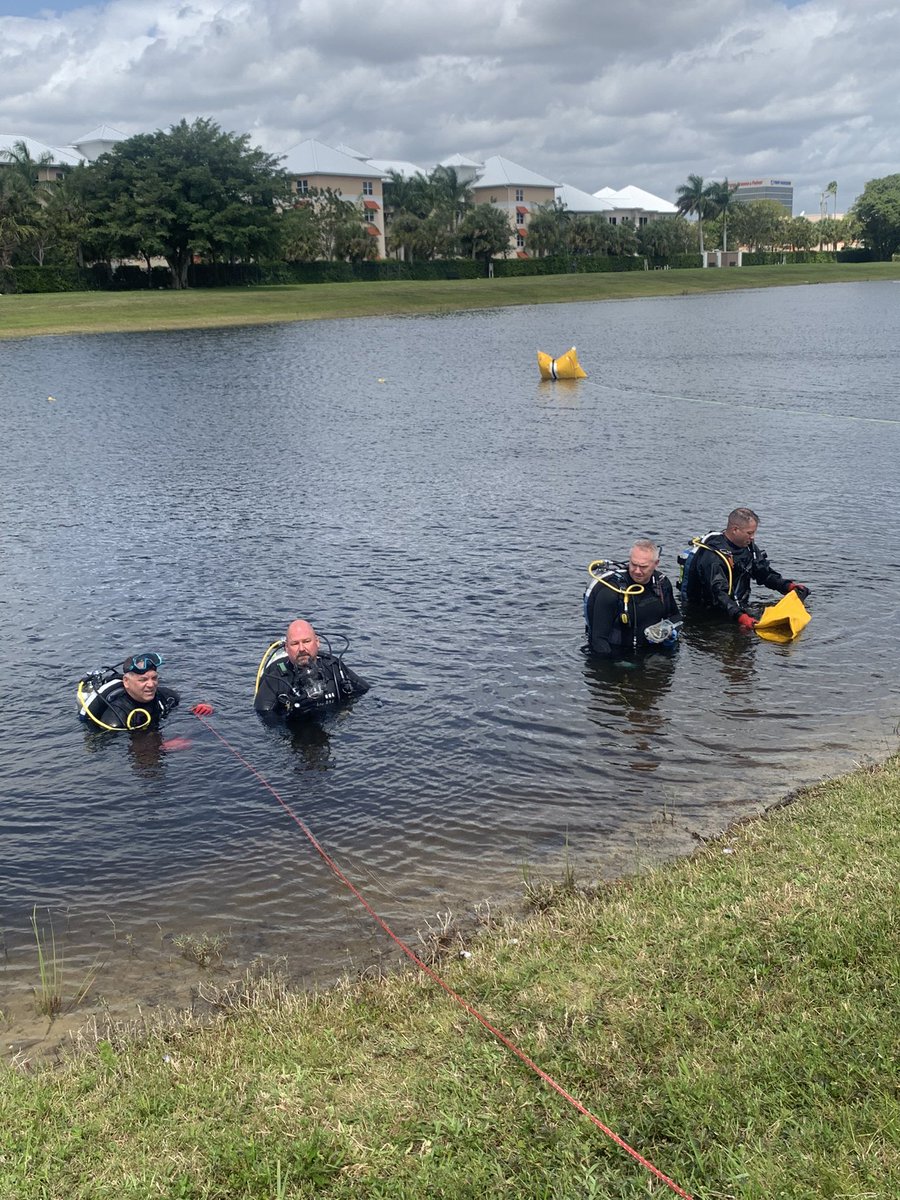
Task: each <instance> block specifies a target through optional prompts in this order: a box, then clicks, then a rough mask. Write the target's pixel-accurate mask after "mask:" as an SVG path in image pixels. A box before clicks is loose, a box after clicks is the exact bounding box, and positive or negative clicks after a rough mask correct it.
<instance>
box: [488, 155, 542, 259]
mask: <svg viewBox="0 0 900 1200" xmlns="http://www.w3.org/2000/svg"><path fill="white" fill-rule="evenodd" d="M470 186H471V190H472V198H473V199H474V201H475V203H476V204H492V205H493V206H494V207H495V208H499V209H501V211H503V212H505V213H506V215H507V218H508V220H509V227H510V235H509V244H510V250H512V251H513V252H514V253H515V254H516V255H517V256H518V257H519V258H528V257H529V254H528V218H529V216H530V214H531V213H532V212H533V211H534V210H535V209H536V208H537V207H538V206H539V205H541V204H552V203H553V201H554V199H555V197H556V188H557V186H558V185H557V184H556V183H554V182H553V180H552V179H547V177H546V176H545V175H538V174H537V172H536V171H530V170H529V169H528V168H527V167H521V166H519V164H518V163H514V162H511V161H510V160H509V159H508V158H503V157H502V156H501V155H499V154H495V155H494V156H493V157H491V158H487V159H485V161H484V163H483V164H482V167H481V170H480V171H479V172H478V174H477V176H476V177H475V179H473V180H472V183H471V185H470Z"/></svg>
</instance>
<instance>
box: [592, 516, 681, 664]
mask: <svg viewBox="0 0 900 1200" xmlns="http://www.w3.org/2000/svg"><path fill="white" fill-rule="evenodd" d="M658 567H659V546H657V545H656V543H655V542H651V541H650V540H649V539H648V538H638V540H637V541H636V542H635V543H634V545H633V546H632V547H631V551H630V553H629V556H628V562H627V563H624V564H623V563H610V562H606V561H605V560H603V559H598V560H597V561H596V562H592V563H591V565H590V566H589V567H588V571H589V573H590V574H591V576H592V577H593V582H592V583H590V584H589V585H588V587H587V590H586V591H585V593H584V622H585V631H586V633H587V635H588V644H589V647H590V649H591V651H592V652H593V653H594V654H596V655H598V656H599V657H601V658H623V657H631V656H634V655H635V654H637V653H638V652H641V651H645V650H655V649H671V648H672V647H674V646H675V645H676V644H677V642H678V631H679V628H680V626H681V614H680V613H679V611H678V605H677V603H676V602H675V595H674V593H673V591H672V585H671V583H670V582H669V580H668V579H667V578H666V576H665V575H663V574H662V573H661V572H660V571H659V569H658Z"/></svg>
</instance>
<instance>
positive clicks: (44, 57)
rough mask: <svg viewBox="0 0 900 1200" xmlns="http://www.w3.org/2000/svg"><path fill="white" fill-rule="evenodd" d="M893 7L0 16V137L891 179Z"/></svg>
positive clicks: (13, 7) (32, 4)
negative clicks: (206, 134)
mask: <svg viewBox="0 0 900 1200" xmlns="http://www.w3.org/2000/svg"><path fill="white" fill-rule="evenodd" d="M898 62H900V0H896V2H891V0H851V2H850V3H848V2H847V0H842V2H841V3H835V2H834V0H617V3H615V4H611V3H609V2H608V0H607V2H604V0H495V2H494V3H492V4H486V3H485V2H484V0H451V3H448V4H443V5H442V4H438V3H436V2H435V0H391V2H390V3H386V2H385V0H294V2H293V3H292V2H291V0H287V2H285V0H277V2H276V0H224V2H219V0H109V2H108V3H79V0H56V2H55V3H48V4H47V5H46V6H45V5H43V4H42V3H41V2H40V0H0V133H5V134H14V135H28V136H30V137H34V138H37V139H38V140H40V141H43V142H47V143H48V144H50V145H53V146H65V145H67V144H68V143H69V142H70V141H71V140H72V139H74V138H77V137H79V136H80V135H81V134H84V133H87V132H88V131H89V130H91V129H93V128H94V127H95V126H97V125H100V124H107V125H111V126H113V127H115V128H116V129H118V130H120V131H121V132H122V133H124V134H132V133H138V132H141V131H149V130H154V129H164V128H167V127H168V126H169V125H171V124H172V123H173V122H175V121H178V120H180V119H181V118H182V117H187V118H188V119H189V120H190V119H193V118H194V117H197V116H205V117H212V118H213V119H214V120H215V121H217V122H218V123H219V124H220V125H221V126H223V128H225V129H227V130H232V131H235V132H238V133H249V134H250V136H251V140H252V142H253V143H254V144H255V145H260V146H262V147H263V148H264V149H265V150H267V151H269V152H271V153H279V152H283V151H285V150H287V149H289V148H290V147H291V146H293V145H295V144H296V143H297V142H299V141H302V140H303V139H304V138H308V137H313V138H317V139H319V140H320V141H324V142H328V143H330V144H332V145H334V144H337V143H341V142H343V143H344V144H346V145H349V146H352V147H354V148H355V149H358V150H360V151H361V152H363V153H365V154H368V155H370V156H371V157H374V158H393V159H408V160H411V161H413V162H416V163H418V164H420V165H422V166H423V167H426V168H427V167H430V166H431V165H433V164H434V163H435V162H436V161H438V160H439V159H441V158H444V157H446V156H447V155H449V154H453V153H457V152H459V153H462V154H466V155H468V156H470V157H473V158H476V159H481V158H484V157H486V156H487V155H490V154H503V155H505V156H506V157H507V158H511V159H512V160H513V161H515V162H517V163H521V164H522V165H524V166H527V167H529V168H531V169H532V170H534V171H538V172H540V173H541V174H544V175H547V176H549V177H550V178H551V179H553V180H554V181H555V182H557V183H569V184H573V185H574V186H576V187H580V188H583V189H584V190H585V191H589V192H593V191H596V189H597V188H600V187H604V186H610V187H614V188H619V187H624V186H625V185H626V184H637V185H638V186H639V187H644V188H646V189H648V190H649V191H651V192H654V193H656V194H657V195H659V196H663V197H665V198H667V199H673V198H674V193H675V189H676V188H677V186H678V185H679V184H680V183H683V182H684V181H685V180H686V178H687V176H688V174H689V173H696V174H699V175H702V176H704V177H705V178H711V179H722V178H726V177H727V178H728V179H730V180H732V181H738V180H744V179H751V178H763V177H774V178H782V179H792V180H793V182H794V211H795V213H799V212H801V211H806V212H811V213H817V212H818V211H819V207H820V196H821V192H822V190H823V189H824V187H825V186H826V184H827V183H828V182H829V181H830V180H836V181H837V183H838V209H839V210H840V211H843V210H844V209H845V208H846V207H848V206H849V204H850V203H851V202H852V200H853V199H854V197H855V196H856V195H857V194H858V193H859V192H860V191H861V190H862V187H863V185H864V184H865V182H866V180H868V179H873V178H877V177H879V176H881V175H887V174H893V173H895V172H900V119H898V117H900V112H898V109H900V101H898V94H900V89H898V83H897V75H898V68H897V64H898Z"/></svg>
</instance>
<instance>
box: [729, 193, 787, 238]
mask: <svg viewBox="0 0 900 1200" xmlns="http://www.w3.org/2000/svg"><path fill="white" fill-rule="evenodd" d="M786 222H787V214H786V212H785V210H784V208H783V206H782V205H780V204H779V203H778V201H777V200H748V201H746V202H744V201H741V203H740V204H736V205H735V206H734V213H733V214H732V217H731V224H732V229H733V230H734V234H735V237H736V239H737V241H738V243H739V244H740V245H742V246H748V247H749V248H750V249H751V250H765V249H774V248H775V247H776V246H782V245H783V244H784V240H785V239H784V227H785V224H786Z"/></svg>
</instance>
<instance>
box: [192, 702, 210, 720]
mask: <svg viewBox="0 0 900 1200" xmlns="http://www.w3.org/2000/svg"><path fill="white" fill-rule="evenodd" d="M191 712H192V713H193V714H194V716H195V717H211V716H212V715H213V706H212V705H211V704H195V705H194V707H193V708H192V709H191Z"/></svg>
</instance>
